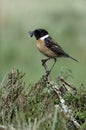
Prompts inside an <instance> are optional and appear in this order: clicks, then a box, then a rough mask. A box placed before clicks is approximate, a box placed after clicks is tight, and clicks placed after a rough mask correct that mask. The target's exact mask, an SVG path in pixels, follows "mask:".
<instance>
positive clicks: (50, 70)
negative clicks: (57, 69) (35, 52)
mask: <svg viewBox="0 0 86 130" xmlns="http://www.w3.org/2000/svg"><path fill="white" fill-rule="evenodd" d="M55 63H56V58H54V63H53V65H52V67H51V68H50V70H49V71H48V72H47V76H48V75H49V74H50V72H51V71H52V69H53V67H54V65H55Z"/></svg>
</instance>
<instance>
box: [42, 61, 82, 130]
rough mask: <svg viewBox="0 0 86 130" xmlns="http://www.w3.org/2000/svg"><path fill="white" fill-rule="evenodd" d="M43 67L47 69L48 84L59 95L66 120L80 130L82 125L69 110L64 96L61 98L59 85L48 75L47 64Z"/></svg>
mask: <svg viewBox="0 0 86 130" xmlns="http://www.w3.org/2000/svg"><path fill="white" fill-rule="evenodd" d="M43 67H44V69H45V71H46V78H47V82H48V84H49V85H50V86H51V87H52V89H53V90H54V92H55V93H56V94H57V97H58V99H59V102H60V107H61V109H62V111H63V113H64V114H65V116H66V118H67V119H68V120H70V121H71V122H72V123H73V124H74V126H75V127H76V128H77V129H79V128H80V124H79V123H78V122H77V120H76V119H75V118H74V117H73V114H72V110H71V109H69V108H68V106H67V105H66V103H65V100H64V99H63V98H62V96H61V92H60V90H59V88H58V87H57V85H56V84H55V83H54V82H53V81H52V80H51V77H50V74H48V75H47V72H48V71H49V69H48V67H47V65H46V63H45V64H43ZM61 80H62V82H64V83H65V84H67V85H68V86H70V87H71V85H70V84H68V83H67V82H65V80H64V79H61ZM72 88H73V87H72Z"/></svg>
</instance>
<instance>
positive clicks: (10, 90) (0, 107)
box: [0, 70, 86, 130]
mask: <svg viewBox="0 0 86 130" xmlns="http://www.w3.org/2000/svg"><path fill="white" fill-rule="evenodd" d="M24 75H25V74H24V73H22V72H20V71H19V70H12V71H11V72H10V73H9V74H8V78H7V80H6V83H4V85H2V84H1V85H0V130H8V129H9V130H13V129H14V130H27V129H28V130H57V129H58V130H77V128H76V127H75V126H74V124H73V123H72V122H70V121H69V120H68V119H67V118H66V117H65V115H64V113H63V111H61V108H60V106H59V104H60V102H59V100H58V98H57V95H56V93H55V92H54V91H53V89H52V88H51V87H50V86H49V85H48V84H47V82H46V81H45V76H42V78H41V79H40V80H39V81H38V82H37V83H35V84H34V85H33V84H30V85H29V86H26V85H25V82H24ZM58 86H59V90H60V92H61V96H62V97H63V99H64V100H65V102H66V105H67V106H68V108H70V109H71V110H72V114H73V115H74V118H75V119H76V121H77V122H78V123H79V124H80V130H86V129H85V128H86V87H85V86H83V85H81V86H80V87H78V88H77V90H76V91H72V92H69V91H67V90H66V89H65V91H63V90H64V89H63V87H64V86H65V85H64V84H63V83H59V84H58ZM64 88H65V87H64Z"/></svg>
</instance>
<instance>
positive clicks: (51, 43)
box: [28, 28, 78, 74]
mask: <svg viewBox="0 0 86 130" xmlns="http://www.w3.org/2000/svg"><path fill="white" fill-rule="evenodd" d="M28 33H29V35H30V36H31V37H33V36H34V37H35V38H36V45H37V48H38V50H39V51H40V52H41V53H42V54H44V55H45V56H46V57H47V59H42V65H44V64H45V63H46V62H47V61H48V60H50V59H54V63H53V65H52V67H51V69H50V70H49V71H48V74H50V72H51V70H52V69H53V67H54V65H55V63H56V61H57V58H60V57H66V58H71V59H72V60H74V61H76V62H78V60H76V59H75V58H73V57H71V56H70V55H69V54H68V53H66V52H65V51H64V50H63V48H62V47H61V46H60V45H59V44H58V43H57V42H56V41H55V40H54V39H53V38H52V37H51V36H50V34H49V33H48V31H47V30H45V29H42V28H38V29H35V30H34V31H29V32H28Z"/></svg>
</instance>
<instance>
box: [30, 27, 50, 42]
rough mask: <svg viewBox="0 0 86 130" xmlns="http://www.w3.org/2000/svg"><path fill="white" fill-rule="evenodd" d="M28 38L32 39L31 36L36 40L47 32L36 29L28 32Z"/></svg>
mask: <svg viewBox="0 0 86 130" xmlns="http://www.w3.org/2000/svg"><path fill="white" fill-rule="evenodd" d="M29 34H30V36H31V37H32V36H33V35H34V36H35V38H36V39H37V40H38V39H40V38H41V37H43V36H45V35H47V34H48V32H47V31H46V30H45V29H41V28H40V29H36V30H34V31H32V32H29Z"/></svg>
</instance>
